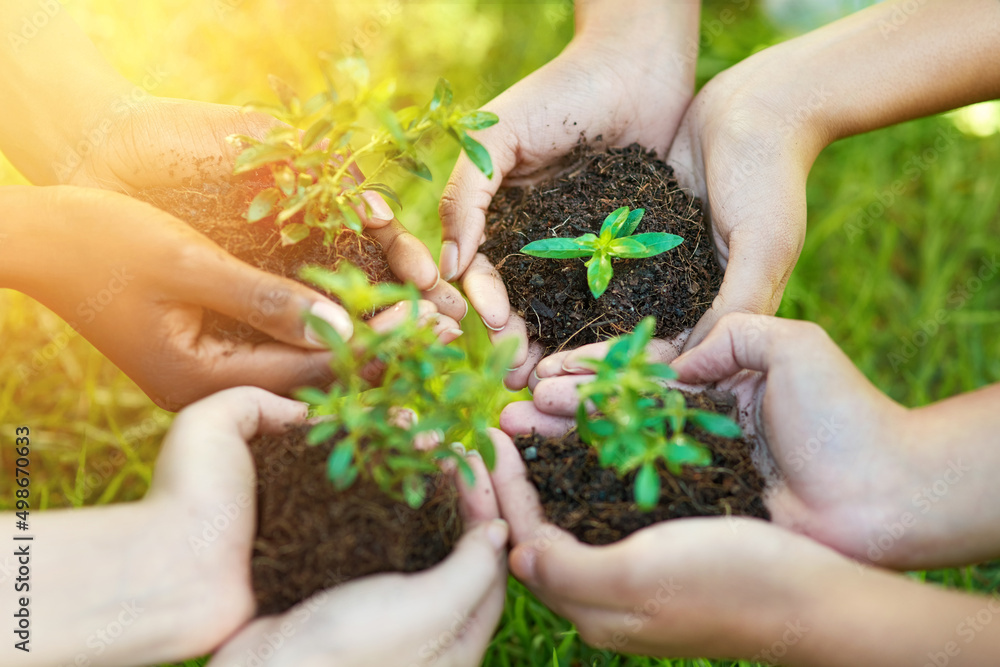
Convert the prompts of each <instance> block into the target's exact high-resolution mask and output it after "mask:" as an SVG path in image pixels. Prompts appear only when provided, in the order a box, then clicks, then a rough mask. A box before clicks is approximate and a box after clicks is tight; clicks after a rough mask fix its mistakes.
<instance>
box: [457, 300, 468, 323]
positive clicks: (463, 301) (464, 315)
mask: <svg viewBox="0 0 1000 667" xmlns="http://www.w3.org/2000/svg"><path fill="white" fill-rule="evenodd" d="M462 303H464V304H465V312H464V313H462V316H461V317H460V318H458V321H459V322H461V321H462V320H464V319H465V317H466V316H467V315H468V314H469V302H468V301H466V300H465V299H462Z"/></svg>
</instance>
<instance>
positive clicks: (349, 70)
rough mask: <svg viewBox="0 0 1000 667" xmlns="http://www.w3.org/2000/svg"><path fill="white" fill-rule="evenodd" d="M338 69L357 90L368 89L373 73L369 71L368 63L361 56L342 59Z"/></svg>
mask: <svg viewBox="0 0 1000 667" xmlns="http://www.w3.org/2000/svg"><path fill="white" fill-rule="evenodd" d="M336 68H337V70H338V71H340V72H341V73H342V74H344V75H345V76H346V77H347V78H348V79H350V80H351V83H353V84H354V85H355V86H356V87H357V88H367V87H368V82H369V81H370V80H371V73H370V72H369V71H368V63H367V62H365V59H364V58H363V57H361V56H360V55H355V56H350V57H348V58H341V59H340V60H338V61H337V63H336Z"/></svg>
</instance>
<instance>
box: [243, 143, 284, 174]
mask: <svg viewBox="0 0 1000 667" xmlns="http://www.w3.org/2000/svg"><path fill="white" fill-rule="evenodd" d="M293 157H295V149H294V148H292V147H291V146H288V145H285V144H281V145H278V146H275V145H272V144H258V145H256V146H251V147H250V148H247V149H246V150H244V151H243V152H242V153H240V154H239V155H238V156H237V157H236V166H235V168H234V169H233V173H234V174H243V173H245V172H248V171H253V170H254V169H259V168H261V167H263V166H264V165H267V164H271V163H272V162H281V161H283V160H288V159H290V158H293Z"/></svg>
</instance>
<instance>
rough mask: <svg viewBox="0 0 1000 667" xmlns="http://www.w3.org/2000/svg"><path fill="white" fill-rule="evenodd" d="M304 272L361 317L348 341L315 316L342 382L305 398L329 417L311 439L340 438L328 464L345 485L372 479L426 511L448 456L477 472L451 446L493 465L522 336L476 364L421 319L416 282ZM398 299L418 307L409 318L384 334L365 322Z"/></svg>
mask: <svg viewBox="0 0 1000 667" xmlns="http://www.w3.org/2000/svg"><path fill="white" fill-rule="evenodd" d="M302 277H303V279H305V280H308V281H309V282H311V283H313V284H315V285H316V286H318V287H320V288H322V289H324V290H326V291H327V292H329V293H331V294H333V295H335V296H337V297H338V298H339V299H340V301H341V303H342V305H343V306H344V308H345V309H346V310H347V311H348V313H349V314H350V315H351V318H352V321H353V323H354V335H353V336H352V338H351V340H350V341H345V340H344V339H343V338H341V336H340V335H339V334H338V333H337V332H336V331H335V330H334V329H333V327H331V326H330V325H329V324H327V323H326V322H325V321H324V320H321V319H319V318H316V317H313V316H311V315H308V314H307V315H306V319H307V322H308V323H309V324H310V325H311V326H312V327H313V328H314V329H315V330H316V331H317V332H318V333H319V334H320V335H321V336H322V338H323V340H324V341H325V343H326V344H327V345H328V346H329V348H330V350H331V351H332V352H333V355H332V361H331V368H332V370H333V372H334V376H335V377H336V378H339V380H338V382H336V383H335V384H334V385H333V386H332V387H331V388H330V389H329V390H326V391H324V390H320V389H315V388H311V389H304V390H302V391H300V392H299V394H298V397H299V398H300V399H301V400H304V401H306V402H307V403H309V404H310V405H311V406H312V412H313V414H315V415H317V416H322V417H323V420H322V421H320V422H319V423H317V424H316V425H315V426H314V427H313V428H312V430H311V431H310V432H309V436H308V439H309V443H310V444H314V445H315V444H319V443H322V442H326V441H328V440H329V439H330V438H336V439H337V444H336V446H335V447H334V448H333V451H332V452H331V454H330V457H329V459H328V461H327V473H328V476H329V478H330V480H331V481H332V482H333V484H334V485H335V486H336V488H338V489H341V490H343V489H347V488H349V487H350V486H351V485H352V484H353V483H354V481H355V480H356V479H357V478H358V477H359V476H367V477H369V478H371V479H372V480H374V481H375V483H377V484H378V486H379V488H380V489H382V490H383V491H384V492H385V493H387V494H389V495H390V496H392V497H394V498H397V499H401V500H404V501H405V502H406V503H407V504H408V505H410V506H411V507H414V508H417V507H420V506H421V505H422V504H423V502H424V500H425V498H426V486H425V480H426V476H427V475H428V474H429V473H433V472H435V471H437V470H439V464H440V462H441V461H442V460H443V459H452V460H454V461H455V463H456V464H457V466H458V469H459V471H460V473H461V474H462V475H464V476H465V478H466V480H467V481H468V482H469V483H470V484H471V483H472V482H473V475H472V469H471V468H470V467H469V465H468V463H466V461H465V459H464V457H463V456H461V455H460V454H458V453H456V452H455V451H454V450H453V449H452V448H451V446H450V445H451V443H454V442H462V443H463V445H464V446H465V447H466V448H468V449H476V450H478V451H479V452H480V453H481V454H482V455H483V458H484V459H485V461H486V463H487V464H488V465H492V461H493V446H492V442H491V441H490V439H489V436H488V434H487V429H488V428H489V427H490V426H491V425H492V421H491V420H492V418H493V414H492V411H490V410H489V406H490V405H492V403H493V400H492V399H493V397H494V394H495V393H496V392H497V391H498V388H499V387H500V386H502V385H501V382H502V379H503V376H504V374H505V369H506V368H507V367H509V365H510V362H511V360H512V359H513V356H514V351H515V350H514V348H515V347H516V342H515V341H512V342H511V343H510V344H503V345H499V346H497V347H496V348H494V349H493V350H492V352H491V353H490V354H489V355H487V357H486V360H485V362H483V363H482V364H481V366H474V365H473V364H472V362H471V361H470V360H469V359H468V358H467V356H466V354H465V352H463V351H462V350H461V349H459V348H458V347H455V346H448V345H443V344H442V343H440V342H439V341H438V340H437V336H436V335H435V333H434V332H433V331H432V330H431V328H430V326H428V325H422V324H421V323H420V322H419V321H418V319H417V312H418V310H417V302H418V300H419V299H420V293H419V292H418V291H417V289H416V288H415V287H414V286H413V285H405V286H404V285H393V284H377V285H372V284H369V282H368V279H367V278H366V277H365V275H364V273H363V272H362V271H361V270H360V269H358V268H356V267H354V266H352V265H351V264H349V263H347V262H343V263H342V265H341V267H339V268H338V270H337V271H336V272H331V271H328V270H326V269H321V268H316V267H309V268H307V269H305V270H303V272H302ZM399 301H403V302H405V303H407V304H409V305H408V308H409V310H408V316H407V318H406V320H405V321H404V322H403V323H402V324H401V325H399V326H397V327H395V328H394V329H392V330H391V331H386V332H377V331H375V330H374V329H372V328H371V327H370V326H368V324H367V323H365V321H364V317H365V316H366V315H367V314H368V313H370V312H371V311H372V310H374V309H377V308H380V307H382V306H385V305H388V304H392V303H396V302H399ZM376 375H377V376H378V380H377V381H376V380H373V379H372V378H373V376H376Z"/></svg>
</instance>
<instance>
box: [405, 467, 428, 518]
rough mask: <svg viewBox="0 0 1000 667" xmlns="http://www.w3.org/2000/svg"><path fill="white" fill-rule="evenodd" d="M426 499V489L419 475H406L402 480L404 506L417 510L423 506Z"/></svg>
mask: <svg viewBox="0 0 1000 667" xmlns="http://www.w3.org/2000/svg"><path fill="white" fill-rule="evenodd" d="M426 497H427V489H426V485H425V484H424V478H423V477H422V476H421V475H419V474H416V473H414V474H412V475H407V476H406V478H405V479H404V480H403V498H405V499H406V504H407V505H409V506H410V507H412V508H413V509H419V508H420V506H421V505H423V504H424V499H425V498H426Z"/></svg>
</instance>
